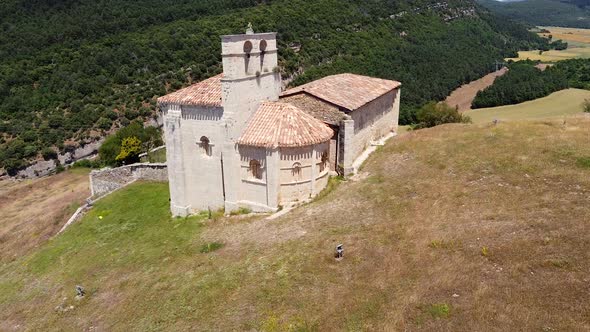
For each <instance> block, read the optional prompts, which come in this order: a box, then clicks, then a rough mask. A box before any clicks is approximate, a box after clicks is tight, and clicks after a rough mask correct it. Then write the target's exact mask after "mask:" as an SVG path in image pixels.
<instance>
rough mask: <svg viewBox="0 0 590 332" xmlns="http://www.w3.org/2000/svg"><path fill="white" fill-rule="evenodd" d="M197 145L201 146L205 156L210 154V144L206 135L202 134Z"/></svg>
mask: <svg viewBox="0 0 590 332" xmlns="http://www.w3.org/2000/svg"><path fill="white" fill-rule="evenodd" d="M199 146H200V147H201V151H203V153H204V154H205V155H207V156H210V155H211V144H210V142H209V138H207V136H202V137H201V139H200V141H199Z"/></svg>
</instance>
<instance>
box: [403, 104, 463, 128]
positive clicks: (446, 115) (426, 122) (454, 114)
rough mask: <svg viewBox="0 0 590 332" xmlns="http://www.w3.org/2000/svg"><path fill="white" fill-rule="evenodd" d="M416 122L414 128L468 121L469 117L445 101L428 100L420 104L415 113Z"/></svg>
mask: <svg viewBox="0 0 590 332" xmlns="http://www.w3.org/2000/svg"><path fill="white" fill-rule="evenodd" d="M416 118H417V120H418V124H417V125H416V126H415V127H414V128H415V129H421V128H430V127H434V126H438V125H441V124H444V123H470V122H471V119H470V118H469V117H468V116H465V115H463V114H461V113H459V110H458V109H457V108H453V107H450V106H449V105H447V104H446V103H436V102H433V101H431V102H429V103H428V104H426V105H424V106H422V108H420V110H418V113H417V114H416Z"/></svg>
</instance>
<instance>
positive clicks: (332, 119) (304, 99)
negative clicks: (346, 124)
mask: <svg viewBox="0 0 590 332" xmlns="http://www.w3.org/2000/svg"><path fill="white" fill-rule="evenodd" d="M280 101H281V102H283V103H289V104H291V105H293V106H295V107H297V108H299V109H300V110H302V111H304V112H305V113H307V114H309V115H311V116H313V117H314V118H316V119H318V120H321V121H323V122H325V123H327V124H331V125H335V126H338V125H340V121H341V120H342V119H344V117H345V116H346V114H345V113H344V112H342V111H341V110H340V108H339V107H338V106H336V105H334V104H332V103H328V102H327V101H325V100H322V99H319V98H317V97H314V96H312V95H308V94H306V93H299V94H296V95H292V96H285V97H281V99H280Z"/></svg>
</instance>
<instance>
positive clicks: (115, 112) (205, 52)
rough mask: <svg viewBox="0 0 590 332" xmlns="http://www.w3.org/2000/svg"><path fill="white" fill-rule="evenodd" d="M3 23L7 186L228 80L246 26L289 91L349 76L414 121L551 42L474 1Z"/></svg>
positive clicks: (187, 9) (294, 4)
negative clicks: (270, 50) (227, 58)
mask: <svg viewBox="0 0 590 332" xmlns="http://www.w3.org/2000/svg"><path fill="white" fill-rule="evenodd" d="M0 21H1V22H2V23H1V24H0V32H2V33H0V58H2V63H1V64H0V117H1V118H2V121H0V164H1V165H0V167H4V168H5V169H6V170H7V171H8V172H9V173H10V174H14V173H15V172H17V171H18V170H19V169H21V168H22V167H24V166H25V165H26V164H27V163H28V162H31V161H33V160H40V159H42V158H45V159H54V158H55V157H56V155H57V153H58V152H59V153H64V152H67V151H72V150H73V149H75V148H76V147H77V146H79V145H84V144H86V143H91V142H95V141H96V140H98V139H99V137H102V136H104V135H106V134H108V133H111V132H113V131H116V130H117V129H118V128H121V127H122V126H126V125H128V124H129V123H130V122H132V121H140V122H144V121H152V120H153V117H154V115H155V114H156V107H155V100H156V98H157V97H158V96H162V95H164V94H166V93H167V92H170V91H173V90H177V89H179V88H181V87H183V86H186V85H189V84H191V83H193V82H196V81H200V80H203V79H205V78H208V77H211V76H213V75H216V74H218V73H219V72H220V71H221V67H220V57H219V54H220V40H219V36H220V35H223V34H232V33H239V32H243V31H244V29H245V27H246V26H247V24H248V22H252V24H253V25H254V28H255V30H256V31H277V32H278V40H279V42H280V45H279V53H280V54H279V56H280V68H279V69H280V70H281V72H282V75H283V78H284V80H285V82H286V83H289V82H290V84H291V85H298V84H302V83H305V82H309V81H310V80H313V79H316V78H319V77H323V76H326V75H329V74H335V73H341V72H352V73H358V74H363V75H369V76H377V77H382V78H388V79H395V80H398V81H401V82H403V84H404V97H403V98H402V99H403V104H404V105H403V107H402V110H403V112H402V118H401V120H402V122H405V123H411V122H413V121H414V120H415V118H414V116H413V115H414V113H413V111H414V110H415V109H416V108H417V107H419V106H421V105H422V104H424V103H426V102H428V101H430V100H442V99H444V98H445V97H446V95H447V94H448V93H449V92H450V91H451V90H453V89H454V88H456V87H458V86H460V85H461V84H463V83H466V82H469V81H472V80H474V79H477V78H479V77H481V76H483V75H485V74H487V73H488V72H490V71H491V70H492V64H493V63H494V61H496V60H499V59H503V58H505V57H507V56H514V55H515V54H516V51H517V50H519V49H538V48H540V47H541V46H546V44H547V41H545V40H544V39H542V38H541V37H539V36H536V35H535V34H532V33H529V32H528V31H527V30H526V29H525V27H524V26H522V25H520V24H516V23H512V22H509V21H504V20H500V19H498V18H497V17H496V16H494V15H491V14H490V13H489V12H488V11H486V10H484V9H482V8H481V7H479V6H478V5H477V4H476V3H475V2H473V1H471V0H446V1H439V0H420V1H409V0H403V1H384V0H374V1H360V0H346V1H339V0H273V1H255V0H243V1H234V0H223V1H215V2H212V1H196V0H189V1H184V2H180V3H175V4H174V5H173V6H171V5H170V2H169V1H166V0H149V1H142V2H137V1H128V0H127V1H115V0H99V1H91V0H80V1H40V0H39V1H24V0H11V1H3V2H1V3H0ZM56 22H59V24H57V23H56Z"/></svg>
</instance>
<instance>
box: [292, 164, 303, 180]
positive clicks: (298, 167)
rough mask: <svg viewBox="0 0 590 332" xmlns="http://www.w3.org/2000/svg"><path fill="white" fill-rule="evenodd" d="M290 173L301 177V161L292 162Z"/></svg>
mask: <svg viewBox="0 0 590 332" xmlns="http://www.w3.org/2000/svg"><path fill="white" fill-rule="evenodd" d="M291 174H292V175H293V176H294V177H297V178H300V177H301V163H294V164H293V167H292V169H291Z"/></svg>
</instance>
